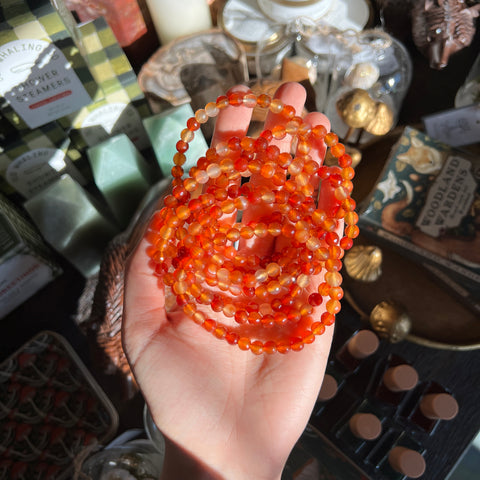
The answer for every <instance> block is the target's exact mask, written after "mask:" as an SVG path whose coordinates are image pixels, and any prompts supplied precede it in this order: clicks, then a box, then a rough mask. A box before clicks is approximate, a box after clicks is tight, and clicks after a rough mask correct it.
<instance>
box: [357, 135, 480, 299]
mask: <svg viewBox="0 0 480 480" xmlns="http://www.w3.org/2000/svg"><path fill="white" fill-rule="evenodd" d="M359 226H360V228H361V231H362V233H364V234H365V235H373V236H374V237H375V238H376V239H379V240H381V241H384V242H386V243H387V244H388V245H390V246H392V247H394V248H396V249H397V250H400V251H401V252H403V253H405V254H407V255H409V256H411V257H412V258H413V259H415V260H417V261H419V262H421V263H424V264H427V265H432V266H434V267H436V268H437V269H440V270H438V271H439V272H450V273H449V275H450V276H451V277H452V279H454V280H455V281H456V282H458V283H459V284H460V285H462V286H464V287H467V288H468V289H469V290H470V291H474V292H479V293H480V158H478V156H474V155H469V154H468V153H466V152H464V151H461V150H458V149H455V148H453V147H450V146H448V145H446V144H443V143H441V142H439V141H437V140H434V139H432V138H430V137H428V136H427V135H425V134H423V133H422V132H420V131H418V130H415V129H413V128H410V127H407V128H405V130H404V132H403V134H402V136H401V137H400V139H399V141H398V142H397V144H396V145H395V146H394V147H393V149H392V151H391V153H390V157H389V159H388V161H387V162H386V165H385V168H384V170H383V172H382V174H381V176H380V178H379V180H378V181H377V183H376V186H375V188H374V190H373V191H372V192H371V195H370V196H369V197H368V198H367V199H366V201H365V202H364V204H363V205H362V206H361V208H360V218H359ZM444 276H445V273H444ZM447 276H448V274H447ZM477 298H478V297H477Z"/></svg>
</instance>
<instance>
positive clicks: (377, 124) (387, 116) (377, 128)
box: [364, 102, 393, 135]
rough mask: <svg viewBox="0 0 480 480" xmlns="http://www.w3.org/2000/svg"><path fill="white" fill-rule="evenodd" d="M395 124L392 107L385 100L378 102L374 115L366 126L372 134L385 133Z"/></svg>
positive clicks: (367, 130)
mask: <svg viewBox="0 0 480 480" xmlns="http://www.w3.org/2000/svg"><path fill="white" fill-rule="evenodd" d="M392 126H393V112H392V109H391V108H390V107H389V106H388V105H387V104H386V103H383V102H377V104H376V111H375V115H374V117H373V118H372V119H371V120H370V122H369V123H368V124H367V125H366V126H365V127H364V128H365V131H366V132H368V133H371V134H372V135H385V134H386V133H388V132H389V131H390V129H391V128H392Z"/></svg>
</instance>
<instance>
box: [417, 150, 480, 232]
mask: <svg viewBox="0 0 480 480" xmlns="http://www.w3.org/2000/svg"><path fill="white" fill-rule="evenodd" d="M471 169H472V165H471V163H470V162H469V161H468V160H466V159H464V158H461V157H457V156H451V157H448V159H447V161H446V162H445V165H444V167H443V169H442V170H441V172H440V173H439V174H438V176H437V178H436V179H435V181H434V182H433V184H432V186H431V187H430V190H429V192H428V195H427V200H426V202H425V206H424V207H423V209H422V211H421V212H420V215H419V217H418V219H417V222H416V225H417V227H418V228H419V229H420V230H422V231H423V232H425V233H426V234H428V235H430V236H432V237H439V236H440V235H442V234H443V233H444V232H445V231H446V230H448V229H449V228H455V227H457V226H458V225H460V222H461V221H462V219H463V218H464V217H465V215H467V213H468V212H469V210H470V208H471V205H472V202H473V198H474V195H475V190H476V188H477V184H476V181H475V178H474V177H473V175H472V171H471Z"/></svg>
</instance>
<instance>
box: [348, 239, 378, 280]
mask: <svg viewBox="0 0 480 480" xmlns="http://www.w3.org/2000/svg"><path fill="white" fill-rule="evenodd" d="M343 264H344V266H345V270H346V271H347V273H348V275H350V277H351V278H352V279H354V280H360V281H362V282H374V281H375V280H378V278H379V277H380V275H381V274H382V251H381V249H380V248H379V247H376V246H373V245H358V246H355V247H353V248H352V249H351V250H349V251H348V253H347V254H346V255H345V259H344V261H343Z"/></svg>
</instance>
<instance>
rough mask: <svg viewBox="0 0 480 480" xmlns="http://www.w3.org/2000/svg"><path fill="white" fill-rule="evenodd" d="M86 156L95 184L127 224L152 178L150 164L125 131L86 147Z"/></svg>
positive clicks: (124, 224) (118, 217)
mask: <svg viewBox="0 0 480 480" xmlns="http://www.w3.org/2000/svg"><path fill="white" fill-rule="evenodd" d="M87 156H88V160H89V162H90V166H91V168H92V173H93V178H94V180H95V184H96V185H97V187H98V189H99V190H100V192H101V193H102V195H103V196H104V198H105V200H106V202H107V204H108V206H109V207H110V209H111V210H112V212H113V214H114V216H115V218H116V220H117V222H118V224H119V225H120V226H121V227H122V228H126V227H127V225H128V223H129V222H130V220H131V218H132V217H133V214H134V213H135V211H136V209H137V207H138V205H139V204H140V202H141V201H142V199H143V197H144V196H145V194H146V193H147V191H148V190H149V188H150V186H151V184H152V183H153V182H154V177H153V175H152V172H151V167H150V166H149V165H148V163H147V162H146V160H145V159H144V158H143V156H142V154H141V153H140V152H139V151H138V150H137V149H136V147H135V145H134V144H133V143H132V141H131V140H130V139H129V138H128V136H127V135H125V134H124V133H122V134H119V135H116V136H114V137H111V138H109V139H108V140H105V141H104V142H102V143H99V144H98V145H95V146H94V147H91V148H89V149H88V150H87Z"/></svg>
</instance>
